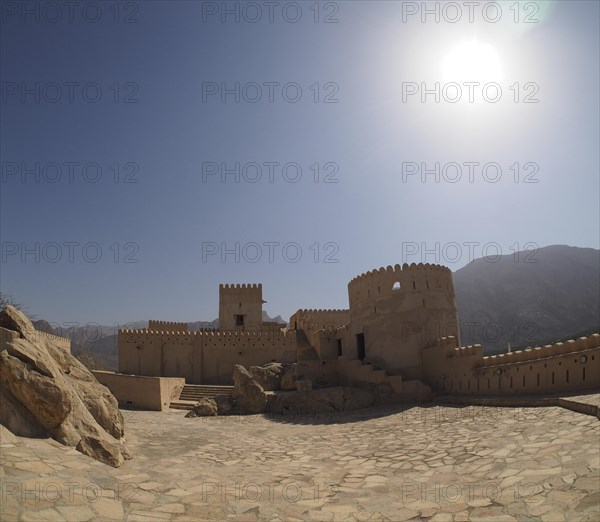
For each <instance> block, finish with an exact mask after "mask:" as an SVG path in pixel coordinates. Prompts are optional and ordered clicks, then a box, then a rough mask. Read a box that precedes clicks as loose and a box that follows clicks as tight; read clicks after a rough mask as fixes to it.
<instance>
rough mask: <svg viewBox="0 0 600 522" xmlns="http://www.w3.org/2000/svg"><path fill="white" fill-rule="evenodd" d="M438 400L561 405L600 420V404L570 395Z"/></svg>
mask: <svg viewBox="0 0 600 522" xmlns="http://www.w3.org/2000/svg"><path fill="white" fill-rule="evenodd" d="M436 402H438V403H439V404H441V405H457V406H491V407H497V408H504V407H507V408H547V407H551V406H560V407H562V408H565V409H567V410H571V411H575V412H577V413H583V414H585V415H591V416H592V417H597V418H598V419H599V420H600V406H598V405H596V404H592V403H587V402H582V401H580V400H577V399H576V398H569V397H556V396H550V397H547V396H546V397H544V396H535V395H530V396H527V395H525V396H522V397H469V396H459V395H454V396H450V395H446V396H444V395H442V396H439V397H437V398H436Z"/></svg>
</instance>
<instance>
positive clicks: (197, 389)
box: [170, 384, 233, 410]
mask: <svg viewBox="0 0 600 522" xmlns="http://www.w3.org/2000/svg"><path fill="white" fill-rule="evenodd" d="M232 392H233V386H217V385H212V384H210V385H203V384H186V385H185V386H184V387H183V390H181V394H180V395H179V399H177V400H175V401H171V406H170V407H171V409H174V410H191V409H192V408H193V406H194V404H196V403H197V402H198V401H199V400H200V399H209V398H211V397H217V396H227V395H229V396H230V395H231V394H232Z"/></svg>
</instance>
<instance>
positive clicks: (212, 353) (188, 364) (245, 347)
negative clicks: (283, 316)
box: [119, 330, 296, 384]
mask: <svg viewBox="0 0 600 522" xmlns="http://www.w3.org/2000/svg"><path fill="white" fill-rule="evenodd" d="M295 360H296V336H295V334H294V333H291V332H290V333H284V332H281V331H266V332H154V331H148V330H120V331H119V371H120V372H121V373H130V374H134V375H148V376H156V377H159V376H162V377H182V378H184V379H185V380H186V382H187V383H191V384H231V382H232V381H231V375H232V372H233V366H234V365H235V364H241V365H243V366H245V367H249V366H256V365H262V364H266V363H268V362H272V361H277V362H283V363H291V362H295Z"/></svg>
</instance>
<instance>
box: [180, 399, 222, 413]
mask: <svg viewBox="0 0 600 522" xmlns="http://www.w3.org/2000/svg"><path fill="white" fill-rule="evenodd" d="M217 413H218V407H217V403H216V402H215V400H214V399H200V400H199V401H198V402H197V403H196V404H195V405H194V407H193V408H192V409H191V410H190V411H189V413H187V415H186V417H213V416H215V415H217Z"/></svg>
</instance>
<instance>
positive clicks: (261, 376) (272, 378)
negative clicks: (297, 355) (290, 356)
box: [250, 363, 284, 390]
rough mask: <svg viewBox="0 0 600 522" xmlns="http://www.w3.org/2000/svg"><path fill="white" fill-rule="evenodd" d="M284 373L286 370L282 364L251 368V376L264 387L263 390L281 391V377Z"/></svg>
mask: <svg viewBox="0 0 600 522" xmlns="http://www.w3.org/2000/svg"><path fill="white" fill-rule="evenodd" d="M283 373H284V368H283V364H281V363H269V364H265V365H264V366H250V375H251V376H252V378H253V379H254V380H255V381H256V382H257V383H258V384H260V385H261V386H262V388H263V390H279V389H280V388H281V376H282V375H283Z"/></svg>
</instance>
